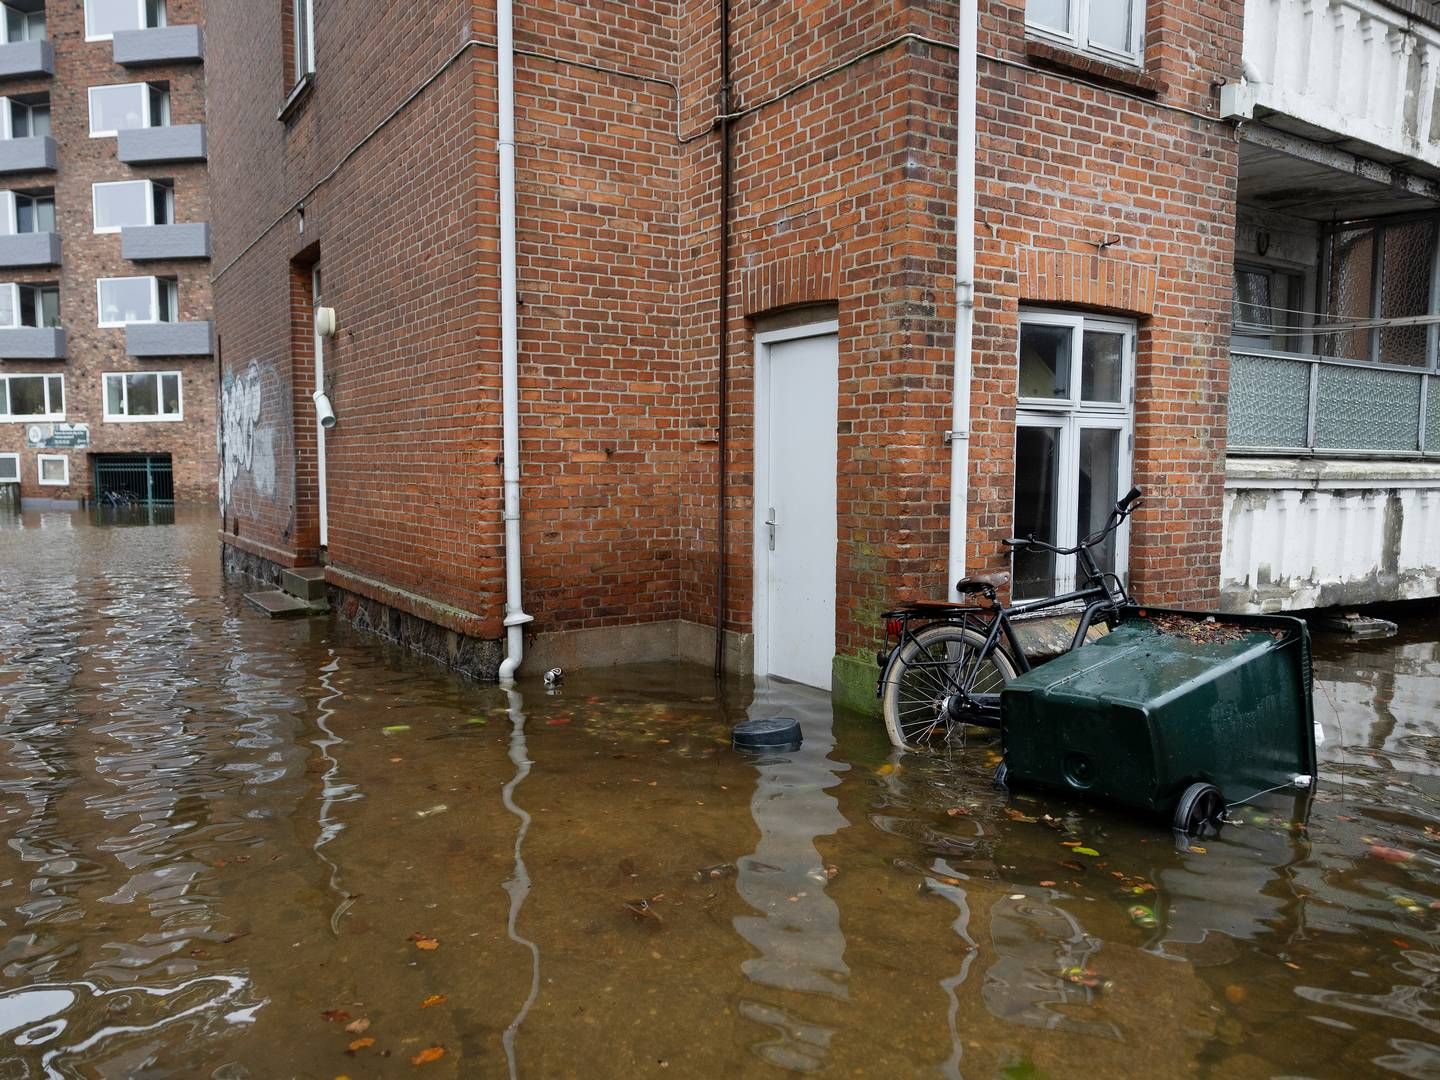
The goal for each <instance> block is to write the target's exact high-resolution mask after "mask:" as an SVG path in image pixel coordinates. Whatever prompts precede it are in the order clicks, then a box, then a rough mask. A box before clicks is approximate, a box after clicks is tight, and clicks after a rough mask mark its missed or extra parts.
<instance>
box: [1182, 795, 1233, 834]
mask: <svg viewBox="0 0 1440 1080" xmlns="http://www.w3.org/2000/svg"><path fill="white" fill-rule="evenodd" d="M1224 815H1225V798H1224V796H1222V795H1221V794H1220V789H1219V788H1217V787H1216V786H1215V785H1214V784H1191V785H1190V786H1189V787H1188V788H1186V789H1185V793H1184V794H1183V795H1181V796H1180V802H1179V803H1177V804H1176V806H1175V828H1176V829H1178V830H1179V831H1180V832H1182V833H1185V834H1186V835H1187V836H1191V835H1194V834H1196V833H1198V832H1199V831H1200V830H1201V829H1203V828H1204V827H1205V826H1207V825H1219V823H1220V819H1221V818H1222V817H1223V816H1224Z"/></svg>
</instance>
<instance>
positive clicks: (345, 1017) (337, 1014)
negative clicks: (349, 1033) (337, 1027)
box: [320, 1009, 350, 1024]
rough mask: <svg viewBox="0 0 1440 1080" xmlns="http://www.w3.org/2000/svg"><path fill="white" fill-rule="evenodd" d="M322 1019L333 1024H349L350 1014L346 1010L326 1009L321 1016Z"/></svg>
mask: <svg viewBox="0 0 1440 1080" xmlns="http://www.w3.org/2000/svg"><path fill="white" fill-rule="evenodd" d="M320 1019H322V1020H329V1021H330V1022H331V1023H332V1024H348V1023H349V1022H350V1014H349V1013H348V1012H346V1011H345V1010H344V1009H326V1010H325V1011H324V1012H322V1013H321V1014H320Z"/></svg>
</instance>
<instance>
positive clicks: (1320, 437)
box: [1229, 352, 1440, 456]
mask: <svg viewBox="0 0 1440 1080" xmlns="http://www.w3.org/2000/svg"><path fill="white" fill-rule="evenodd" d="M1422 413H1423V414H1424V415H1423V421H1424V422H1423V426H1422ZM1422 436H1423V444H1422ZM1229 446H1230V449H1231V450H1233V451H1237V452H1241V453H1245V452H1250V453H1255V452H1262V451H1279V452H1282V453H1283V452H1287V451H1289V452H1294V453H1300V454H1311V453H1316V454H1326V453H1340V454H1355V455H1372V456H1376V455H1378V456H1396V455H1400V456H1418V455H1420V454H1422V453H1431V454H1434V453H1440V373H1431V372H1427V371H1423V370H1419V369H1416V370H1409V369H1406V368H1400V367H1385V366H1383V365H1378V364H1367V363H1361V362H1358V361H1353V360H1330V359H1325V358H1321V357H1315V356H1299V355H1292V354H1273V353H1256V352H1243V353H1241V352H1237V353H1234V354H1233V355H1232V356H1231V357H1230V422H1229Z"/></svg>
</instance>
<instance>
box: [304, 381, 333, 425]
mask: <svg viewBox="0 0 1440 1080" xmlns="http://www.w3.org/2000/svg"><path fill="white" fill-rule="evenodd" d="M310 396H311V397H312V398H313V399H314V401H315V415H316V416H318V417H319V418H320V426H321V427H323V428H324V429H325V430H326V431H329V430H330V429H331V428H333V427H334V426H335V424H336V419H335V406H333V405H331V404H330V398H329V396H328V395H327V394H326V393H325V391H324V390H316V391H315V393H313V394H311V395H310Z"/></svg>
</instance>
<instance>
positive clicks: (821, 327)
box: [750, 319, 840, 675]
mask: <svg viewBox="0 0 1440 1080" xmlns="http://www.w3.org/2000/svg"><path fill="white" fill-rule="evenodd" d="M839 333H840V323H839V321H838V320H836V319H830V320H827V321H825V322H815V323H806V324H805V325H803V326H790V327H786V328H784V329H783V330H766V331H764V332H763V333H759V334H756V335H755V409H754V428H753V433H754V459H753V466H754V467H753V468H752V469H751V476H752V477H753V486H752V487H753V499H754V514H753V516H752V521H751V534H750V551H751V558H750V581H751V604H750V625H751V628H752V634H753V642H754V649H755V657H754V670H755V674H756V675H769V674H770V636H769V634H770V628H769V625H768V622H769V620H768V619H767V618H766V614H765V612H766V608H767V606H768V600H769V594H768V587H769V574H768V573H767V570H766V552H768V551H769V548H770V538H769V531H768V528H767V526H766V524H765V522H766V515H767V512H768V510H769V506H770V502H769V500H770V347H771V346H772V345H776V344H779V343H780V342H783V341H795V340H797V339H799V338H811V337H827V336H829V335H832V334H834V335H838V334H839ZM837 593H838V589H837Z"/></svg>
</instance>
